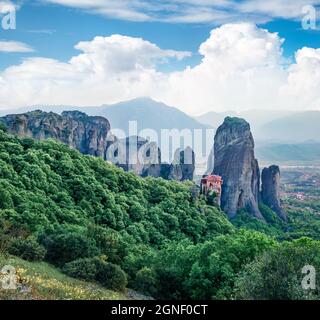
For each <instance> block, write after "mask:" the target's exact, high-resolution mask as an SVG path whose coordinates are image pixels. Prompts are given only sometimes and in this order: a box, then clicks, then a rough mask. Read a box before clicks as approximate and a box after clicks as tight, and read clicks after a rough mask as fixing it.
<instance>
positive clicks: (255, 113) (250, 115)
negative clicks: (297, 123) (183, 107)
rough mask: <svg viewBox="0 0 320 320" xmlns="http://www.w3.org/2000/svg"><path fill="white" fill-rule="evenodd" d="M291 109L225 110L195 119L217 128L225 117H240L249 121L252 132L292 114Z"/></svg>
mask: <svg viewBox="0 0 320 320" xmlns="http://www.w3.org/2000/svg"><path fill="white" fill-rule="evenodd" d="M292 114H293V113H292V112H291V111H285V110H276V111H275V110H254V109H253V110H248V111H243V112H235V111H231V110H230V111H226V112H208V113H206V114H203V115H201V116H199V117H196V120H198V121H199V122H201V123H203V124H206V125H210V126H212V127H213V128H215V129H217V128H218V127H219V126H220V125H221V124H222V123H223V120H224V119H225V118H226V117H228V116H229V117H240V118H243V119H245V120H246V121H247V122H249V123H250V126H251V130H252V131H253V134H255V132H256V131H257V132H258V131H259V129H260V128H261V127H262V126H263V125H265V124H267V123H268V122H270V121H273V120H276V119H279V118H282V117H285V116H288V115H292Z"/></svg>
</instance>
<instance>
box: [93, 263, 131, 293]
mask: <svg viewBox="0 0 320 320" xmlns="http://www.w3.org/2000/svg"><path fill="white" fill-rule="evenodd" d="M96 267H97V274H96V280H97V281H98V282H100V283H101V284H102V285H103V286H104V287H106V288H107V289H112V290H118V291H124V290H125V288H126V286H127V284H128V280H127V275H126V274H125V272H124V271H123V270H122V269H121V268H120V267H119V266H117V265H115V264H112V263H107V262H104V261H102V260H100V261H99V262H98V263H97V265H96Z"/></svg>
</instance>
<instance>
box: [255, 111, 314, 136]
mask: <svg viewBox="0 0 320 320" xmlns="http://www.w3.org/2000/svg"><path fill="white" fill-rule="evenodd" d="M257 137H258V138H259V139H264V140H274V141H294V142H304V141H320V111H307V112H301V113H297V114H293V115H289V116H287V117H283V118H280V119H276V120H273V121H270V122H268V123H266V124H264V125H263V126H262V127H261V128H260V129H259V130H258V132H257Z"/></svg>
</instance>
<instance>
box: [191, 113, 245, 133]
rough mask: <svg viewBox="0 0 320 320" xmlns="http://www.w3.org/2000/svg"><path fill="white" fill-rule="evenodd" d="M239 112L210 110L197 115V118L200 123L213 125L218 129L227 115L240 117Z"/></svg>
mask: <svg viewBox="0 0 320 320" xmlns="http://www.w3.org/2000/svg"><path fill="white" fill-rule="evenodd" d="M238 116H239V114H238V113H236V112H235V111H226V112H214V111H211V112H208V113H205V114H203V115H201V116H198V117H196V118H195V119H196V120H197V121H199V122H200V123H203V124H205V125H208V126H211V127H213V128H215V129H217V128H218V127H219V126H220V125H221V124H222V123H223V121H224V119H225V118H226V117H238Z"/></svg>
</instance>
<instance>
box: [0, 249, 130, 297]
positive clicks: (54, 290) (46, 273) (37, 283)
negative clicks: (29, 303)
mask: <svg viewBox="0 0 320 320" xmlns="http://www.w3.org/2000/svg"><path fill="white" fill-rule="evenodd" d="M5 265H11V266H13V267H15V268H16V271H17V276H18V284H17V286H18V288H17V290H3V289H1V285H0V300H7V299H10V300H15V299H19V300H21V299H26V300H68V299H69V300H125V299H128V298H127V296H126V295H125V294H123V293H118V292H114V291H111V290H106V289H104V288H103V287H101V286H99V285H97V284H95V283H89V282H84V281H80V280H76V279H73V278H70V277H68V276H66V275H64V274H62V273H61V272H60V271H59V270H58V269H56V268H54V267H52V266H51V265H49V264H47V263H45V262H36V263H32V262H28V261H25V260H22V259H19V258H17V257H13V256H4V255H0V269H2V267H3V266H5ZM0 279H1V275H0ZM0 284H1V281H0Z"/></svg>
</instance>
